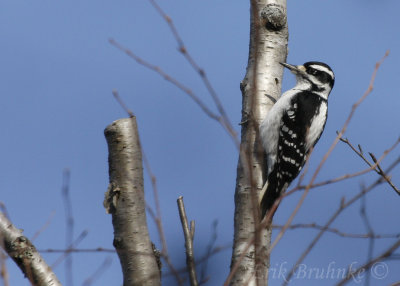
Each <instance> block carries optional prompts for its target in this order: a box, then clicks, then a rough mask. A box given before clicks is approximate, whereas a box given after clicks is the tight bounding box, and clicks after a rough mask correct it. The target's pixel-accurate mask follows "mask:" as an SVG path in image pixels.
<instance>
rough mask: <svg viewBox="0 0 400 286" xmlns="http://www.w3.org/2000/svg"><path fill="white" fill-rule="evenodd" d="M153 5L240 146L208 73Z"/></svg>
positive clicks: (174, 28)
mask: <svg viewBox="0 0 400 286" xmlns="http://www.w3.org/2000/svg"><path fill="white" fill-rule="evenodd" d="M149 2H150V3H151V5H153V7H154V8H155V9H156V10H157V12H158V13H159V14H160V16H161V17H162V18H163V19H164V20H165V21H166V23H167V25H168V27H169V28H170V30H171V33H172V35H173V36H174V38H175V40H176V42H177V43H178V50H179V52H181V53H182V55H183V56H184V57H185V59H186V60H187V61H188V63H189V64H190V66H191V67H192V68H193V69H194V70H195V71H196V72H197V73H198V75H199V76H200V78H201V79H202V81H203V83H204V85H205V87H206V88H207V90H208V92H209V94H210V95H211V97H212V99H213V101H214V103H215V106H216V107H217V109H218V112H219V114H220V115H221V119H222V120H223V125H224V126H225V128H226V129H227V130H228V132H229V134H230V135H231V137H232V138H233V140H234V142H235V144H236V146H239V141H238V139H237V134H236V131H235V129H234V128H233V126H232V123H231V122H230V120H229V117H228V115H227V114H226V112H225V109H224V107H223V105H222V103H221V100H220V98H219V97H218V95H217V93H216V92H215V89H214V87H213V86H212V84H211V82H210V80H209V79H208V77H207V74H206V72H205V71H204V70H203V69H202V68H200V66H199V65H198V64H197V63H196V61H195V60H194V59H193V57H192V56H191V55H190V53H189V51H188V50H187V48H186V46H185V44H184V42H183V40H182V37H181V36H180V35H179V32H178V30H177V28H176V27H175V25H174V22H173V20H172V18H171V17H169V16H168V15H167V14H166V13H165V12H164V10H163V9H162V8H161V7H160V6H159V5H158V4H157V2H156V1H155V0H149Z"/></svg>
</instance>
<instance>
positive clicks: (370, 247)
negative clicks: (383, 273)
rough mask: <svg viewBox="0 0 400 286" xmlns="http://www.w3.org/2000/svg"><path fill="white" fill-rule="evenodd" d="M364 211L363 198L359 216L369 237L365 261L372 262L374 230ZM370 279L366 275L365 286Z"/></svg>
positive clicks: (364, 199) (364, 203)
mask: <svg viewBox="0 0 400 286" xmlns="http://www.w3.org/2000/svg"><path fill="white" fill-rule="evenodd" d="M363 188H365V187H363ZM366 209H367V206H366V198H365V196H363V197H362V198H361V206H360V216H361V218H362V220H363V221H364V225H365V227H366V229H367V231H368V234H369V235H370V237H369V246H368V256H367V261H371V260H372V255H373V253H374V246H375V239H374V236H375V232H374V230H373V228H372V225H371V223H370V221H369V219H368V216H367V210H366ZM370 279H371V277H370V275H369V273H367V275H366V279H365V286H369V285H370Z"/></svg>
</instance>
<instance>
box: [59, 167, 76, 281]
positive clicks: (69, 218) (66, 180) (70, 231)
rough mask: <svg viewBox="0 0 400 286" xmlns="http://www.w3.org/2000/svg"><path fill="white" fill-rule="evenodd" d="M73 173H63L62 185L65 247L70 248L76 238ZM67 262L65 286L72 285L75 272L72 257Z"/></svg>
mask: <svg viewBox="0 0 400 286" xmlns="http://www.w3.org/2000/svg"><path fill="white" fill-rule="evenodd" d="M70 177H71V172H70V170H69V169H67V168H66V169H65V170H64V172H63V183H62V189H61V193H62V197H63V203H64V211H65V246H66V247H69V246H71V244H72V241H73V238H74V216H73V212H72V203H71V197H70V194H69V184H70ZM65 258H66V262H65V280H66V282H65V284H66V285H72V283H73V282H72V281H73V272H72V261H73V260H72V256H70V255H68V253H67V254H66V257H65Z"/></svg>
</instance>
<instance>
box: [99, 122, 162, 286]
mask: <svg viewBox="0 0 400 286" xmlns="http://www.w3.org/2000/svg"><path fill="white" fill-rule="evenodd" d="M104 134H105V137H106V139H107V143H108V151H109V157H108V163H109V175H110V184H109V187H108V190H107V192H106V194H105V199H104V207H105V208H106V211H107V212H108V213H111V214H112V223H113V226H114V242H113V244H114V247H115V249H116V250H117V253H118V256H119V259H120V262H121V266H122V272H123V276H124V285H125V286H127V285H138V286H139V285H160V269H158V265H157V261H156V258H155V255H154V253H153V248H152V244H151V241H150V238H149V233H148V229H147V221H146V211H145V200H144V190H143V167H142V153H141V147H140V140H139V135H138V131H137V124H136V118H135V117H132V118H126V119H120V120H117V121H114V122H113V123H112V124H111V125H109V126H107V128H106V129H105V130H104Z"/></svg>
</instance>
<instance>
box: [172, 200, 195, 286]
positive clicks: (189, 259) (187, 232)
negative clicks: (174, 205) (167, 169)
mask: <svg viewBox="0 0 400 286" xmlns="http://www.w3.org/2000/svg"><path fill="white" fill-rule="evenodd" d="M177 202H178V210H179V217H180V218H181V223H182V230H183V235H184V236H185V249H186V265H187V268H188V272H189V278H190V285H191V286H197V285H199V282H198V281H197V274H196V264H195V261H194V252H193V239H194V221H191V222H190V227H189V223H188V219H187V216H186V211H185V205H184V203H183V197H182V196H181V197H179V198H178V200H177Z"/></svg>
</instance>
